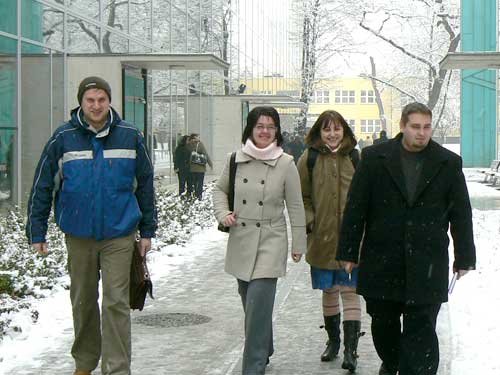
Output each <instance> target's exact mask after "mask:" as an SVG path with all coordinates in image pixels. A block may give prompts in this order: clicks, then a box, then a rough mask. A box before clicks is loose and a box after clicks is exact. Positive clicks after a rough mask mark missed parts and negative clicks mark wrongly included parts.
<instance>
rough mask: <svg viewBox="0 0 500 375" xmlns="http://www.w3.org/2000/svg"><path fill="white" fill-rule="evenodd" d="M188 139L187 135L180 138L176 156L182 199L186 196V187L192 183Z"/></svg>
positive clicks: (175, 169)
mask: <svg viewBox="0 0 500 375" xmlns="http://www.w3.org/2000/svg"><path fill="white" fill-rule="evenodd" d="M188 139H189V136H187V135H183V136H182V137H181V138H180V141H179V144H178V145H177V147H176V149H175V155H174V171H175V172H176V173H177V178H178V180H179V195H180V196H181V197H183V196H184V192H185V191H186V185H187V183H188V181H190V177H189V174H190V161H189V157H190V152H189V150H188V148H187V141H188Z"/></svg>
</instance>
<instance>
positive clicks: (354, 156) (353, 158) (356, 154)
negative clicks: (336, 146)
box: [349, 148, 359, 169]
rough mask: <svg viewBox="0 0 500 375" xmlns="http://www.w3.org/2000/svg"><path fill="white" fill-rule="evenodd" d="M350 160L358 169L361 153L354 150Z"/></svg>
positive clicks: (350, 153) (350, 154)
mask: <svg viewBox="0 0 500 375" xmlns="http://www.w3.org/2000/svg"><path fill="white" fill-rule="evenodd" d="M349 158H350V159H351V163H352V166H353V167H354V169H356V168H357V167H358V163H359V151H358V150H356V149H355V148H353V149H352V151H351V152H349Z"/></svg>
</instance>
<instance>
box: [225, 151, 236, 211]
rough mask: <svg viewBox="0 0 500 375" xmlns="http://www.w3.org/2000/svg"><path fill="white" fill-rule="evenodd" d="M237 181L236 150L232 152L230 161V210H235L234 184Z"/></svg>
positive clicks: (228, 198)
mask: <svg viewBox="0 0 500 375" xmlns="http://www.w3.org/2000/svg"><path fill="white" fill-rule="evenodd" d="M235 182H236V152H233V153H232V154H231V159H230V161H229V195H228V197H227V200H228V203H229V211H231V212H232V211H233V210H234V184H235Z"/></svg>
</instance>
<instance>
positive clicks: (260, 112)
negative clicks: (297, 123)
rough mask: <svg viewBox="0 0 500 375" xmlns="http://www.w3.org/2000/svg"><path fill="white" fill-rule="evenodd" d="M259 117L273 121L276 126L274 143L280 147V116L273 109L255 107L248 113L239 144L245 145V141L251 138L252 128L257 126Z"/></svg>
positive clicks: (281, 139)
mask: <svg viewBox="0 0 500 375" xmlns="http://www.w3.org/2000/svg"><path fill="white" fill-rule="evenodd" d="M260 116H267V117H271V118H272V119H273V121H274V125H275V126H276V135H275V136H276V142H277V144H278V146H281V145H282V144H283V136H282V135H281V126H280V115H279V114H278V111H276V109H274V108H273V107H255V108H254V109H252V110H251V111H250V112H249V113H248V117H247V126H245V129H244V130H243V136H242V137H241V143H243V144H245V143H246V141H247V139H248V138H251V137H252V132H253V128H254V127H255V125H257V121H258V120H259V118H260Z"/></svg>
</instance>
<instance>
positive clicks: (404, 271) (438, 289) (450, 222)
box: [337, 103, 476, 375]
mask: <svg viewBox="0 0 500 375" xmlns="http://www.w3.org/2000/svg"><path fill="white" fill-rule="evenodd" d="M431 121H432V113H431V111H430V110H429V109H428V108H427V107H426V106H425V105H423V104H421V103H410V104H408V105H407V106H406V107H405V108H404V109H403V112H402V115H401V121H400V129H401V133H400V134H399V135H398V136H396V138H394V139H391V140H388V141H386V142H384V143H381V144H379V145H375V146H373V147H368V148H365V149H363V152H362V155H361V161H360V163H359V166H358V168H357V169H356V173H355V175H354V177H353V180H352V183H351V187H350V191H349V195H348V199H347V204H346V207H345V211H344V217H343V222H342V229H341V234H340V242H339V248H338V255H337V259H338V260H340V261H342V264H343V265H344V268H345V270H346V271H347V272H351V271H352V268H353V267H355V266H356V265H357V264H358V263H359V279H358V286H357V293H358V294H361V295H362V296H363V297H364V298H365V300H366V308H367V312H368V314H370V316H371V318H372V324H371V330H372V336H373V342H374V345H375V349H376V350H377V353H378V355H379V357H380V358H381V359H382V366H381V367H380V370H379V374H380V375H390V374H394V375H395V374H396V373H397V371H399V374H400V375H435V374H436V373H437V369H438V364H439V345H438V338H437V335H436V329H435V328H436V319H437V315H438V312H439V309H440V307H441V304H442V303H443V302H446V301H447V300H448V290H447V286H448V273H449V258H448V244H449V238H448V228H450V231H451V235H452V237H453V245H454V263H453V271H454V272H457V274H458V278H460V277H462V276H463V275H465V274H466V273H467V271H468V270H473V269H475V263H476V251H475V246H474V239H473V233H472V210H471V206H470V201H469V195H468V192H467V186H466V183H465V178H464V175H463V172H462V159H461V158H460V157H459V156H458V155H456V154H454V153H452V152H451V151H448V150H446V149H445V148H443V147H441V146H440V145H439V144H437V143H436V142H434V141H432V140H431V135H432V126H431ZM363 236H364V238H363ZM361 243H362V244H361ZM401 315H403V330H402V331H401V324H400V317H401Z"/></svg>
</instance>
